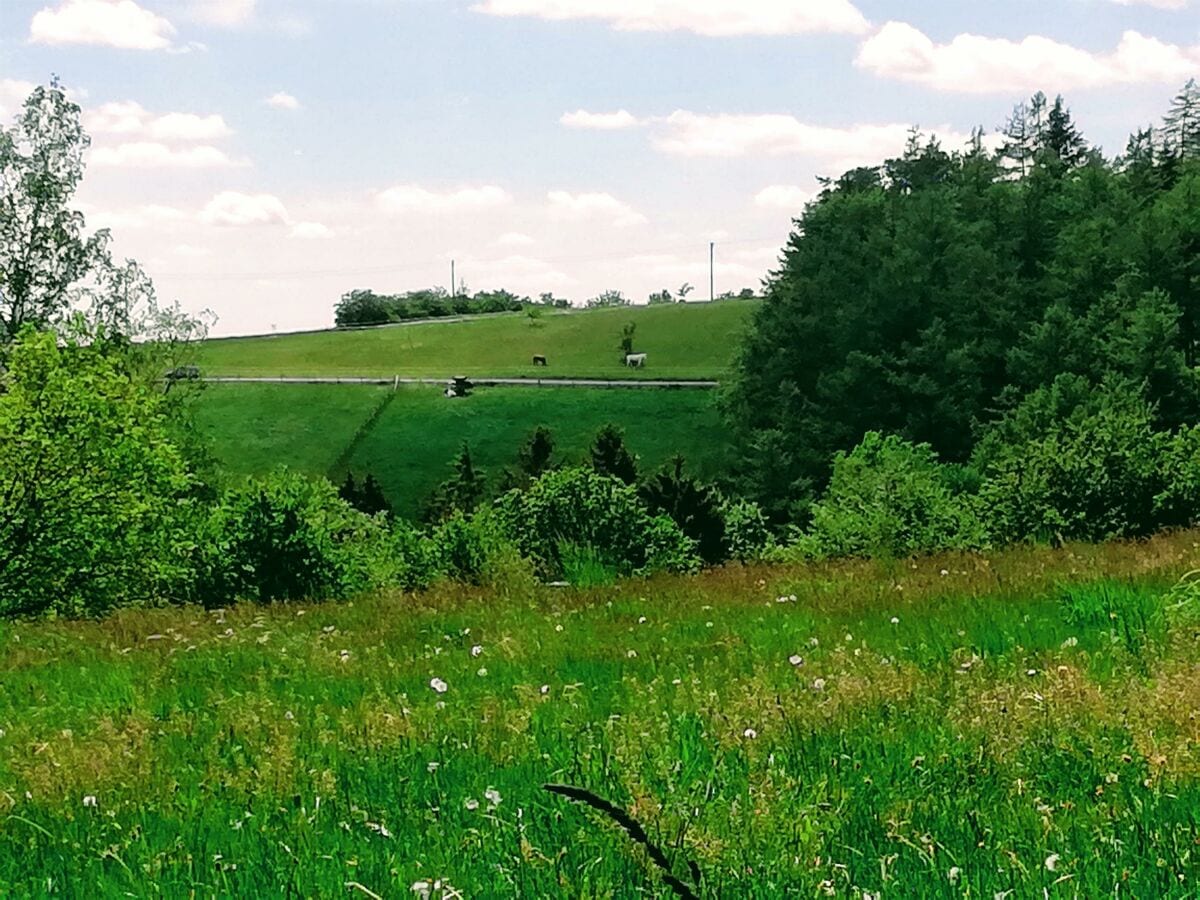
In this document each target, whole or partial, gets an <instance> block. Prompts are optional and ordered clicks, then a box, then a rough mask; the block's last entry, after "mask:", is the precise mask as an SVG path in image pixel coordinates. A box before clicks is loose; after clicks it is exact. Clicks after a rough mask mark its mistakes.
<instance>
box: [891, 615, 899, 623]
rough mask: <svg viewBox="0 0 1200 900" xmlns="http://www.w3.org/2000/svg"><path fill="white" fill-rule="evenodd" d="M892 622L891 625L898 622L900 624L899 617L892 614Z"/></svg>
mask: <svg viewBox="0 0 1200 900" xmlns="http://www.w3.org/2000/svg"><path fill="white" fill-rule="evenodd" d="M892 624H893V625H899V624H900V617H899V616H892Z"/></svg>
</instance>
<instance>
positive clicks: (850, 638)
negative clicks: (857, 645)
mask: <svg viewBox="0 0 1200 900" xmlns="http://www.w3.org/2000/svg"><path fill="white" fill-rule="evenodd" d="M852 640H854V635H852V634H851V633H850V632H848V631H847V632H846V643H847V644H848V643H850V642H851V641H852Z"/></svg>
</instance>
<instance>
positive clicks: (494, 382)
mask: <svg viewBox="0 0 1200 900" xmlns="http://www.w3.org/2000/svg"><path fill="white" fill-rule="evenodd" d="M204 380H205V381H208V382H221V383H251V384H391V385H398V384H437V385H444V384H446V382H447V381H448V380H449V379H446V378H404V377H392V378H373V377H369V376H361V377H360V376H353V375H343V376H340V377H338V376H334V377H322V376H311V377H310V376H299V375H280V376H275V377H273V378H268V377H238V376H226V375H207V376H205V378H204ZM471 383H472V384H474V385H475V386H476V387H496V386H503V387H575V388H682V389H698V390H712V389H713V388H716V387H720V384H721V383H720V382H719V381H704V380H694V381H687V380H683V381H676V380H670V379H661V380H653V381H652V380H650V379H636V380H635V379H632V378H627V379H621V380H618V381H610V380H605V379H602V378H491V377H483V376H481V377H475V376H472V377H471Z"/></svg>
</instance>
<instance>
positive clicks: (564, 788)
mask: <svg viewBox="0 0 1200 900" xmlns="http://www.w3.org/2000/svg"><path fill="white" fill-rule="evenodd" d="M542 790H546V791H549V792H550V793H552V794H558V795H560V796H563V797H566V798H567V799H568V800H574V801H575V802H577V803H584V804H586V805H588V806H590V807H591V808H592V809H594V810H597V811H598V812H602V813H604V814H605V815H606V816H608V817H609V818H610V819H612V820H613V821H614V822H616V823H617V824H618V825H620V826H621V828H622V829H624V831H625V833H626V834H628V835H629V836H630V837H631V838H633V840H635V841H636V842H637V843H639V844H641V845H642V846H643V847H645V848H646V852H647V853H648V854H649V855H650V858H651V859H652V860H653V861H654V864H655V865H656V866H658V867H659V868H660V869H662V873H663V876H662V877H663V881H665V882H666V883H667V885H668V886H669V887H670V888H671V890H673V891H674V892H675V893H676V894H677V895H679V896H680V897H683V898H685V900H699V895H697V894H696V892H695V891H694V890H692V888H691V887H689V886H688V885H687V884H685V883H684V882H682V881H680V880H679V879H678V878H676V877H675V875H674V874H673V873H672V872H671V863H670V862H669V861H668V860H667V856H666V854H665V853H663V852H662V850H661V849H660V848H659V847H658V846H657V845H656V844H654V843H653V842H652V841H651V840H650V837H649V835H647V834H646V829H644V828H643V827H642V826H641V825H640V824H638V821H637V820H636V819H634V818H633V816H631V815H629V813H627V812H625V811H624V810H623V809H620V808H619V807H617V806H614V805H613V804H612V803H609V802H608V801H607V800H605V799H604V798H603V797H599V796H597V795H596V794H593V793H592V792H591V791H589V790H586V789H584V788H579V787H574V786H573V785H569V784H543V785H542ZM688 868H689V869H690V870H691V872H692V877H693V878H694V879H695V880H696V881H697V882H698V881H699V880H700V869H699V868H698V867H697V866H696V864H695V863H694V862H692V861H691V860H688Z"/></svg>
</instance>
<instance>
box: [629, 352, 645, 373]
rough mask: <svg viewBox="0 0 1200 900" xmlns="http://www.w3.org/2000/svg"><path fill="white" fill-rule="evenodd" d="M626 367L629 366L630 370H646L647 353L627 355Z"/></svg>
mask: <svg viewBox="0 0 1200 900" xmlns="http://www.w3.org/2000/svg"><path fill="white" fill-rule="evenodd" d="M625 365H627V366H629V368H631V369H641V368H644V367H645V365H646V354H645V353H626V354H625Z"/></svg>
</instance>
